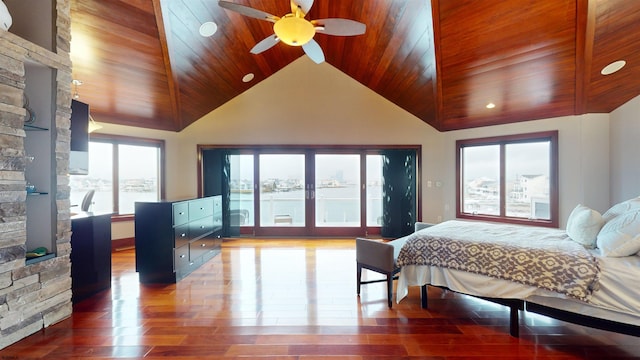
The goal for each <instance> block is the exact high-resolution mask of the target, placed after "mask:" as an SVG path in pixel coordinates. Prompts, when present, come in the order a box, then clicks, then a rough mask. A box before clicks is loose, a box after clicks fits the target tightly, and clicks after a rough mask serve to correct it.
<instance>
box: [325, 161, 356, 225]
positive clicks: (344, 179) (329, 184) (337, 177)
mask: <svg viewBox="0 0 640 360" xmlns="http://www.w3.org/2000/svg"><path fill="white" fill-rule="evenodd" d="M315 166H316V169H315V176H316V178H315V187H316V193H315V204H316V208H315V213H316V220H315V221H316V223H315V226H317V227H354V226H360V155H358V154H317V155H316V156H315Z"/></svg>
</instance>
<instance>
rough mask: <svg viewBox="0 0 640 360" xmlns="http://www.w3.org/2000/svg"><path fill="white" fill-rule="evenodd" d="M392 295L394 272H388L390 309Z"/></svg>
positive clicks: (388, 301)
mask: <svg viewBox="0 0 640 360" xmlns="http://www.w3.org/2000/svg"><path fill="white" fill-rule="evenodd" d="M392 297H393V274H387V303H388V304H389V309H391V306H392Z"/></svg>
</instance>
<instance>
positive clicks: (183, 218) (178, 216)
mask: <svg viewBox="0 0 640 360" xmlns="http://www.w3.org/2000/svg"><path fill="white" fill-rule="evenodd" d="M188 221H189V203H187V202H179V203H174V204H173V226H176V225H182V224H186V223H187V222H188Z"/></svg>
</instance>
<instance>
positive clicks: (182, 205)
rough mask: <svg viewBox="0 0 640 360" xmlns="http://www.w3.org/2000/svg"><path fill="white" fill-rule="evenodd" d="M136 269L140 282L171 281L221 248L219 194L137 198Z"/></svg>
mask: <svg viewBox="0 0 640 360" xmlns="http://www.w3.org/2000/svg"><path fill="white" fill-rule="evenodd" d="M135 211H136V212H135V214H136V220H135V241H136V271H137V272H138V273H139V275H140V282H142V283H174V282H177V281H179V280H180V279H182V278H184V277H185V276H187V275H189V274H190V273H191V272H192V271H194V270H195V269H197V268H198V267H199V266H200V265H202V264H204V263H205V262H207V261H208V260H209V259H211V258H212V257H214V256H215V255H217V254H218V253H219V252H220V245H221V243H222V239H221V235H222V196H220V195H218V196H209V197H205V198H198V199H191V200H184V201H165V202H136V205H135Z"/></svg>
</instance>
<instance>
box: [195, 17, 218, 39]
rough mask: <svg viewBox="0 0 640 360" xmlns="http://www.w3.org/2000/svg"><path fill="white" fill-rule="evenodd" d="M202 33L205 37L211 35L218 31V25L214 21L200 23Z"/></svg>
mask: <svg viewBox="0 0 640 360" xmlns="http://www.w3.org/2000/svg"><path fill="white" fill-rule="evenodd" d="M199 31H200V35H202V36H204V37H209V36H211V35H213V34H215V33H216V31H218V25H216V23H214V22H212V21H207V22H206V23H204V24H202V25H200V30H199Z"/></svg>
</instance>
